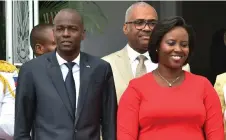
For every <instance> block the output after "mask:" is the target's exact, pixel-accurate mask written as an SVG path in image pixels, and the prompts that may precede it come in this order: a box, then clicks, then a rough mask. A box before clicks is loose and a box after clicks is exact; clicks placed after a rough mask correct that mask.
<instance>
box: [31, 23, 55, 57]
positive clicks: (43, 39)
mask: <svg viewBox="0 0 226 140" xmlns="http://www.w3.org/2000/svg"><path fill="white" fill-rule="evenodd" d="M30 44H31V47H32V50H33V53H34V55H35V56H40V55H43V54H45V53H48V52H52V51H54V50H55V49H56V43H55V41H54V36H53V25H52V24H38V25H36V26H34V27H33V29H32V30H31V34H30Z"/></svg>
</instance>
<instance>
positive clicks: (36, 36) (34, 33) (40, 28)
mask: <svg viewBox="0 0 226 140" xmlns="http://www.w3.org/2000/svg"><path fill="white" fill-rule="evenodd" d="M52 28H53V25H52V24H46V23H43V24H38V25H36V26H34V27H33V29H32V30H31V34H30V45H31V47H32V49H33V51H34V52H35V45H36V44H38V43H39V44H44V43H45V36H44V35H43V34H44V31H45V30H46V29H52Z"/></svg>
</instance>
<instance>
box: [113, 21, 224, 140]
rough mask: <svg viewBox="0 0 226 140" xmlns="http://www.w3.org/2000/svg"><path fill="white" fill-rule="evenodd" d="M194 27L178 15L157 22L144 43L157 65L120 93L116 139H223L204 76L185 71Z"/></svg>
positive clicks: (213, 97) (215, 104)
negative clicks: (147, 42) (147, 44)
mask: <svg viewBox="0 0 226 140" xmlns="http://www.w3.org/2000/svg"><path fill="white" fill-rule="evenodd" d="M193 49H194V32H193V30H192V28H191V27H190V26H188V25H187V24H186V23H185V21H184V19H183V18H181V17H170V18H167V19H164V20H162V21H160V22H158V23H157V25H156V26H155V28H154V29H153V31H152V34H151V40H150V44H149V48H148V52H149V54H150V57H151V60H152V61H153V62H154V63H158V67H157V68H156V69H155V70H154V71H152V72H150V73H147V74H145V75H143V76H141V77H139V78H136V79H133V80H131V82H130V83H129V86H128V87H127V89H126V91H125V92H124V94H123V95H122V97H121V99H120V102H119V108H118V117H117V140H224V126H223V117H222V113H221V106H220V101H219V97H218V96H217V93H216V91H215V90H214V88H213V86H212V85H211V83H210V82H209V81H208V80H207V79H206V78H205V77H203V76H199V75H195V74H192V73H190V72H187V71H184V70H183V69H182V67H183V66H184V65H186V64H187V62H188V59H189V58H190V57H191V53H192V52H193Z"/></svg>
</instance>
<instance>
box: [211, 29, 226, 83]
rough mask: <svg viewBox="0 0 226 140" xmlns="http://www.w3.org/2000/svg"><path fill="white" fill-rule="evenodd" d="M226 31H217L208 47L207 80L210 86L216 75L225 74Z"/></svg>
mask: <svg viewBox="0 0 226 140" xmlns="http://www.w3.org/2000/svg"><path fill="white" fill-rule="evenodd" d="M225 54H226V29H219V30H217V31H216V32H215V33H214V34H213V37H212V44H211V47H210V73H209V75H208V79H209V80H210V82H211V83H212V85H214V84H215V82H216V77H217V75H220V74H222V73H225V72H226V55H225Z"/></svg>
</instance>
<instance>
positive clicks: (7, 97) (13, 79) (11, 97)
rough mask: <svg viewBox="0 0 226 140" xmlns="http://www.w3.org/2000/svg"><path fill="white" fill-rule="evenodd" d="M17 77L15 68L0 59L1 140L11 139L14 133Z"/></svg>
mask: <svg viewBox="0 0 226 140" xmlns="http://www.w3.org/2000/svg"><path fill="white" fill-rule="evenodd" d="M17 77H18V70H17V68H16V67H15V66H14V65H12V64H10V63H8V62H6V61H3V60H0V139H3V140H12V139H13V135H14V116H15V90H16V85H17Z"/></svg>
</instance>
